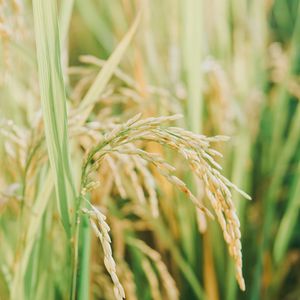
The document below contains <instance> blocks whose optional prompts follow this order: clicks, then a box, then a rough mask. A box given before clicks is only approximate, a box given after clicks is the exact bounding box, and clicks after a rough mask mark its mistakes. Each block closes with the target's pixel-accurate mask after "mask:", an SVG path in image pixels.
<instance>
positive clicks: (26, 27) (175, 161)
mask: <svg viewBox="0 0 300 300" xmlns="http://www.w3.org/2000/svg"><path fill="white" fill-rule="evenodd" d="M46 2H47V1H46ZM46 2H44V4H43V1H39V0H35V1H33V3H32V2H31V1H25V0H24V1H16V0H8V1H0V37H1V39H0V54H1V55H0V58H1V60H0V63H1V65H0V69H1V73H0V137H1V138H0V153H1V155H0V165H1V171H0V243H1V246H0V299H30V300H32V299H69V297H70V294H72V291H71V290H72V289H75V292H74V290H73V297H75V296H74V295H77V296H76V297H77V298H78V299H87V298H88V297H89V298H90V299H114V293H113V283H112V281H111V279H110V276H109V274H108V272H107V271H106V269H105V267H104V264H103V255H104V256H105V254H103V251H102V248H101V246H100V245H99V242H98V241H97V237H96V236H95V235H94V234H93V232H92V231H91V230H90V225H89V222H88V218H87V216H85V215H84V214H81V213H80V211H79V208H78V207H77V206H76V202H75V200H74V199H75V198H76V197H78V195H77V194H78V191H79V189H80V186H81V187H82V186H83V185H82V178H83V177H82V162H83V161H84V159H85V157H86V153H87V151H88V149H90V148H91V147H93V146H94V145H95V140H98V139H100V140H101V139H102V138H103V136H105V134H109V133H111V132H112V131H113V129H114V126H115V125H114V124H119V123H124V122H126V121H127V120H128V119H130V118H131V117H133V116H134V115H136V114H137V113H142V116H143V118H147V117H159V116H167V115H173V114H177V113H181V114H183V115H184V118H183V119H181V120H179V121H176V122H175V124H176V126H179V127H182V128H186V129H189V130H191V131H193V132H195V133H200V134H204V135H207V136H214V135H226V136H229V137H230V138H231V139H230V140H229V141H227V142H225V143H223V142H222V143H216V144H214V148H215V149H216V150H218V151H219V152H221V153H222V154H223V158H218V159H217V161H218V163H220V164H221V165H222V167H223V170H222V174H224V175H225V176H226V177H227V178H228V179H229V180H231V181H232V182H233V183H234V184H236V185H237V186H239V187H240V188H241V189H243V190H244V191H246V192H247V193H248V194H249V195H250V196H251V197H252V201H248V200H245V199H244V198H243V197H242V196H241V195H240V194H238V193H237V192H236V191H233V192H232V193H233V200H234V203H235V205H236V208H237V214H238V216H239V219H240V223H241V233H242V253H243V272H244V277H245V282H246V291H245V292H242V291H240V290H239V288H238V285H237V282H236V279H235V275H234V266H233V262H232V260H231V259H229V254H228V251H227V247H226V243H225V242H224V241H223V237H222V230H221V229H220V226H219V225H218V224H217V222H215V221H212V220H210V219H207V218H204V216H202V217H199V215H198V214H197V213H196V210H195V207H194V205H193V204H192V203H190V201H187V196H186V195H185V194H184V193H182V192H178V190H177V189H175V188H174V187H173V186H172V184H170V183H169V182H167V180H166V179H165V178H164V177H163V176H162V175H161V174H160V173H159V172H158V171H157V169H155V168H154V167H153V166H151V165H150V164H149V165H148V164H147V165H146V164H145V165H143V164H142V165H141V164H138V162H136V161H134V160H130V159H128V158H127V156H126V157H125V156H121V155H119V156H118V155H117V154H116V155H111V156H109V157H110V158H109V159H107V160H105V161H103V162H102V164H101V165H100V169H99V170H98V171H97V178H96V179H95V181H96V182H98V181H99V183H97V184H99V185H98V186H97V187H95V189H93V190H92V191H91V192H89V193H87V194H86V195H85V197H86V198H88V199H89V201H90V202H91V203H94V205H95V206H97V207H99V209H100V210H101V211H102V212H103V213H104V214H105V215H106V217H107V219H106V221H107V223H108V224H109V226H110V228H111V231H110V237H111V239H112V249H113V255H114V258H115V261H116V266H117V273H118V276H119V278H120V282H121V283H122V285H123V286H124V289H125V293H126V298H127V299H143V300H144V299H145V300H146V299H177V298H178V297H179V298H180V299H205V297H206V299H210V300H214V299H227V300H231V299H251V300H256V299H286V300H288V299H289V300H292V299H299V298H300V288H299V287H300V272H299V269H300V251H299V249H300V248H299V247H300V235H299V230H298V228H299V226H300V223H299V207H300V206H299V205H300V201H299V197H300V162H299V159H300V152H299V151H300V148H299V146H300V144H299V141H300V106H299V97H300V81H299V72H300V48H299V47H300V3H299V1H298V0H252V1H247V0H242V1H241V0H222V1H221V0H185V1H180V0H164V1H158V0H152V1H150V0H143V1H134V0H114V1H109V0H84V1H83V0H76V1H72V0H61V1H58V7H57V10H56V8H55V5H54V7H52V6H53V5H51V4H45V3H46ZM49 2H53V3H54V2H55V1H54V0H53V1H49ZM47 6H49V7H50V8H49V14H48V13H45V12H47ZM50 11H51V12H50ZM33 12H34V13H33ZM139 12H140V14H141V18H140V19H139V17H137V16H138V14H139ZM43 13H44V15H43ZM51 22H53V23H51ZM57 24H58V30H57V28H56V25H57ZM132 24H133V25H132ZM131 26H132V27H131ZM129 28H131V29H129ZM58 32H59V35H57V33H58ZM36 46H37V47H40V51H39V48H38V52H36ZM43 47H44V48H43ZM115 49H117V50H115ZM36 53H37V54H38V55H37V54H36ZM112 53H113V55H112ZM39 54H41V55H40V56H39ZM43 54H44V56H43ZM119 61H120V63H119ZM38 66H39V68H38ZM38 69H39V72H40V73H38ZM103 69H104V72H102V73H101V70H103ZM99 71H100V73H99ZM98 74H102V75H101V76H102V77H101V76H100V77H99V76H98ZM95 82H96V83H95ZM43 83H45V85H44V89H43V88H42V87H41V86H43ZM48 83H49V85H47V84H48ZM39 84H40V85H39ZM93 84H94V85H93ZM91 86H94V88H93V89H90V87H91ZM88 93H90V94H88ZM65 95H66V96H65ZM87 95H88V96H87ZM41 99H42V100H41ZM47 99H48V100H49V101H48V100H47ZM61 100H62V101H61ZM43 101H44V102H43ZM47 101H48V102H47ZM51 101H52V102H51ZM65 102H66V105H65ZM41 103H43V110H41ZM82 103H84V104H82ZM86 103H88V104H89V105H90V104H91V103H92V104H93V106H92V107H91V106H88V105H87V106H85V104H86ZM89 108H90V109H89ZM47 111H48V112H49V114H48V115H47ZM52 112H56V117H57V119H56V120H55V119H53V118H54V117H55V116H54V117H53V114H52ZM66 113H67V114H68V119H67V118H66V116H67V114H66ZM83 115H85V116H86V118H85V119H81V117H82V116H83ZM47 118H48V119H47ZM45 120H46V121H45ZM47 120H48V121H49V123H47ZM44 122H46V123H45V126H44V125H43V124H44ZM81 122H82V124H85V125H84V126H82V127H80V124H81ZM47 124H52V125H53V126H54V127H51V126H50V127H47ZM171 124H172V123H171ZM77 125H78V126H77ZM173 125H174V123H173ZM55 126H56V127H55ZM44 127H45V128H44ZM53 128H54V129H53ZM55 128H56V129H55ZM67 128H68V135H67V134H66V130H67ZM45 133H46V139H47V143H45V138H44V136H45ZM51 141H52V142H53V143H51ZM51 145H52V146H51ZM60 146H61V147H60ZM137 146H138V147H140V149H144V150H146V151H149V152H150V153H159V154H161V155H162V156H163V157H165V159H166V161H167V162H168V163H169V164H170V165H173V166H175V167H176V169H177V171H176V175H177V176H178V177H179V178H182V179H184V181H185V182H186V183H187V186H188V187H189V188H190V189H191V190H192V191H193V192H194V193H195V194H196V195H197V197H198V198H199V199H201V201H203V203H204V204H205V205H207V206H209V204H208V199H207V197H206V196H205V193H204V191H203V186H202V183H201V182H199V180H197V179H196V178H195V176H193V175H192V173H191V172H190V171H189V170H188V167H187V164H186V162H185V161H184V160H183V159H179V158H178V156H177V155H176V153H175V152H174V151H173V150H169V149H166V148H165V147H164V145H160V144H155V143H153V142H151V143H145V142H144V141H143V140H141V141H139V142H137ZM51 147H52V148H51ZM51 151H52V152H51ZM48 157H49V158H50V165H51V167H52V168H53V167H54V169H55V170H56V171H57V172H56V173H55V174H56V177H55V175H54V176H53V175H51V174H52V173H51V172H50V167H49V158H48ZM93 159H94V158H93ZM90 162H93V160H92V159H91V161H90ZM60 166H62V167H60ZM70 170H71V175H70V174H69V171H70ZM71 177H73V179H72V180H71V179H70V178H71ZM54 186H55V187H56V188H57V189H56V191H57V192H56V193H55V189H54ZM153 191H154V192H153ZM151 193H152V195H151ZM153 193H155V195H156V196H154V195H153ZM151 197H152V198H153V197H157V199H158V202H159V211H160V214H159V216H153V215H152V214H151V213H150V209H149V207H147V206H145V205H141V204H140V203H139V201H140V202H143V199H148V198H151ZM62 198H64V199H65V200H66V202H65V203H67V206H68V205H69V206H70V207H71V208H70V210H69V211H68V210H67V209H66V207H64V206H63V204H62V203H63V202H61V201H56V200H60V199H62ZM59 205H61V207H60V206H59ZM77 209H78V210H77ZM64 212H65V214H64ZM77 213H78V214H79V219H78V220H80V226H79V229H78V231H79V233H78V236H77V237H78V239H76V238H74V236H73V235H72V230H73V229H72V228H71V229H70V233H69V237H70V236H72V238H71V242H70V239H69V238H68V229H66V228H67V227H68V224H69V223H68V221H67V220H68V218H72V215H77ZM69 214H70V216H69ZM74 220H75V219H74ZM74 224H75V223H74ZM74 226H75V227H74V228H76V225H74ZM74 245H77V246H74ZM76 250H78V253H79V254H78V271H77V275H75V282H76V283H75V285H74V284H73V285H72V280H73V282H74V276H73V278H72V275H73V274H74V267H72V264H74V261H72V256H73V254H72V253H73V252H74V251H75V252H76ZM75 269H76V268H75ZM72 286H73V288H72ZM177 290H178V292H179V296H178V295H177Z"/></svg>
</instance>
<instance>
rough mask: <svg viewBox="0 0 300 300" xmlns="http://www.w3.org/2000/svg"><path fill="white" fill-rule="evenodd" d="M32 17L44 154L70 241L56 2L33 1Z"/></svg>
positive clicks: (71, 192)
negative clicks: (46, 154)
mask: <svg viewBox="0 0 300 300" xmlns="http://www.w3.org/2000/svg"><path fill="white" fill-rule="evenodd" d="M33 14H34V28H35V39H36V49H37V61H38V70H39V84H40V93H41V103H42V109H43V117H44V125H45V136H46V142H47V150H48V155H49V160H50V166H51V169H52V172H53V178H54V182H55V189H56V196H57V200H58V207H59V211H60V216H61V220H62V223H63V225H64V228H65V231H66V233H67V235H68V236H69V237H71V215H70V207H71V206H73V204H74V201H75V188H74V181H73V176H72V172H71V166H70V156H69V151H68V133H67V111H66V96H65V89H64V82H63V76H62V70H61V54H60V39H59V31H58V18H57V6H56V1H42V0H34V1H33Z"/></svg>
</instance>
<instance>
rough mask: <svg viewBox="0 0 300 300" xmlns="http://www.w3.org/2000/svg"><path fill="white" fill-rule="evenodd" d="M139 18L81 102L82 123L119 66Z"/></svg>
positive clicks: (137, 17)
mask: <svg viewBox="0 0 300 300" xmlns="http://www.w3.org/2000/svg"><path fill="white" fill-rule="evenodd" d="M140 18H141V12H139V13H138V14H137V16H136V18H135V20H134V22H133V24H132V25H131V27H130V29H129V31H128V32H127V33H126V35H125V36H124V37H123V39H122V41H121V42H120V43H119V44H118V46H117V48H116V49H115V50H114V52H113V53H112V54H111V56H110V57H109V59H108V60H107V61H106V63H105V65H104V66H103V68H102V69H101V70H100V71H99V73H98V75H97V77H96V78H95V80H94V82H93V84H92V86H91V87H90V89H89V90H88V91H87V93H86V95H85V96H84V98H83V100H82V102H81V103H80V106H79V112H81V116H82V121H83V122H84V121H85V120H86V118H87V117H88V116H89V114H90V112H91V111H92V109H93V105H94V104H95V103H96V102H97V101H98V99H99V96H100V95H101V93H102V92H103V91H104V89H105V87H106V85H107V83H108V82H109V80H110V78H111V77H112V75H113V74H114V71H115V69H116V68H117V66H118V65H119V63H120V61H121V59H122V57H123V55H124V53H125V51H126V49H127V48H128V46H129V43H130V41H131V39H132V37H133V35H134V33H135V32H136V30H137V28H138V25H139V22H140Z"/></svg>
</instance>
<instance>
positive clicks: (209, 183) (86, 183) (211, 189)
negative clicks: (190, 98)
mask: <svg viewBox="0 0 300 300" xmlns="http://www.w3.org/2000/svg"><path fill="white" fill-rule="evenodd" d="M179 117H180V116H178V115H175V116H170V117H159V118H147V119H141V115H140V114H139V115H137V116H135V117H133V118H132V119H130V120H129V121H127V122H126V123H124V124H122V125H116V126H115V127H114V128H113V130H112V131H111V132H110V133H108V134H106V135H104V136H103V137H102V138H101V140H100V142H99V143H98V144H97V146H95V147H94V148H92V149H91V150H90V151H89V153H88V155H87V159H86V161H85V163H84V166H83V172H82V194H83V195H84V194H85V193H86V192H87V191H89V190H91V189H93V188H94V187H95V186H97V184H96V183H95V182H94V181H93V180H91V178H92V173H93V172H94V171H95V170H97V169H98V167H99V165H101V163H102V162H103V161H104V159H105V157H107V156H110V155H112V154H115V153H118V154H122V155H128V156H133V157H136V158H139V159H142V161H145V162H147V163H151V164H153V165H154V166H155V167H156V168H157V170H158V172H159V173H160V174H161V175H162V176H164V177H165V178H166V179H167V180H168V181H169V182H170V183H171V184H172V185H174V186H175V187H176V188H178V189H179V190H181V191H182V192H184V193H185V194H186V195H187V196H188V197H189V198H190V200H191V201H192V202H193V203H194V205H195V206H196V208H197V210H198V211H201V212H202V213H204V214H206V215H207V216H209V217H213V214H212V213H211V212H210V211H209V209H208V208H207V207H205V206H204V205H203V203H202V201H201V199H198V198H197V197H196V196H195V195H194V194H193V193H192V192H191V191H190V189H189V188H188V187H187V185H186V184H185V183H184V182H183V181H182V180H181V179H179V178H178V177H177V176H175V175H174V173H175V171H176V169H175V167H173V166H171V165H170V164H168V163H167V162H166V161H165V160H164V159H163V158H162V157H161V156H160V155H158V154H156V153H150V152H148V151H146V150H143V149H140V148H138V147H137V146H135V143H136V142H137V141H143V142H150V141H151V142H156V143H159V144H161V145H163V146H165V147H168V148H171V149H173V150H175V151H176V153H178V154H179V155H180V156H181V157H183V158H184V159H185V160H186V161H187V163H188V165H189V167H190V169H191V171H192V172H193V173H194V174H195V175H196V176H197V177H198V178H199V179H200V180H201V181H202V182H203V184H204V186H205V191H206V195H207V197H208V199H209V200H210V203H211V206H212V208H213V210H214V212H215V214H216V216H217V219H218V222H219V223H220V226H221V228H222V231H223V235H224V239H225V241H226V243H227V245H228V248H229V253H230V255H231V256H232V257H233V260H234V262H235V266H236V278H237V281H238V283H239V285H240V288H241V289H242V290H244V289H245V283H244V279H243V275H242V253H241V242H240V238H241V233H240V223H239V220H238V217H237V215H236V210H235V207H234V204H233V201H232V194H231V191H230V189H231V188H233V189H235V190H236V191H237V192H239V193H240V194H242V195H243V196H244V197H246V198H250V197H249V196H248V195H247V194H245V193H244V192H243V191H241V190H240V189H238V188H237V187H236V186H235V185H234V184H232V183H231V182H230V181H229V180H227V179H226V178H225V177H224V176H223V175H222V174H221V173H220V170H221V167H220V166H219V164H218V163H217V162H216V161H215V157H220V156H222V155H221V154H220V153H219V152H217V151H216V150H214V149H213V148H212V147H211V143H214V142H220V141H226V140H228V138H227V137H224V136H215V137H206V136H204V135H199V134H195V133H192V132H189V131H187V130H184V129H181V128H177V127H165V126H162V125H163V124H164V123H167V122H170V121H174V120H176V119H178V118H179ZM110 164H112V162H111V161H110ZM111 168H112V169H114V167H112V166H111ZM140 170H141V172H145V169H143V167H142V165H141V166H140ZM115 173H116V172H115ZM146 176H147V175H146ZM116 181H117V182H119V183H118V185H119V187H118V188H119V190H120V193H124V189H123V188H122V187H121V183H120V179H118V180H116ZM132 181H133V182H134V181H135V180H134V178H133V179H132ZM136 187H137V188H138V184H136ZM148 189H149V191H150V192H149V195H150V197H149V198H150V203H149V204H150V207H151V208H152V212H153V214H154V216H155V215H157V214H158V213H159V208H158V203H157V198H156V197H155V196H153V193H154V192H151V191H152V190H153V183H152V182H149V184H148ZM141 193H142V191H141ZM151 195H152V197H151ZM141 202H142V203H141V204H143V203H144V202H145V199H143V201H141Z"/></svg>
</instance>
